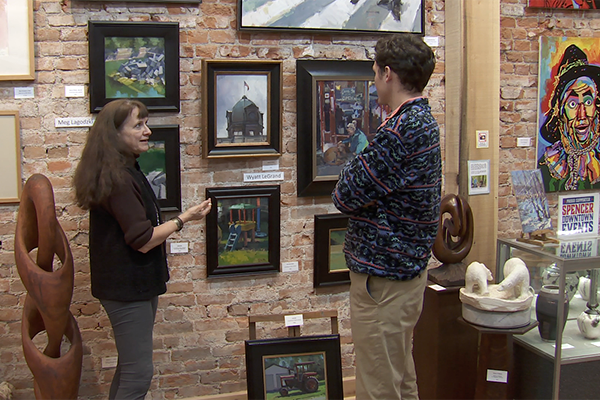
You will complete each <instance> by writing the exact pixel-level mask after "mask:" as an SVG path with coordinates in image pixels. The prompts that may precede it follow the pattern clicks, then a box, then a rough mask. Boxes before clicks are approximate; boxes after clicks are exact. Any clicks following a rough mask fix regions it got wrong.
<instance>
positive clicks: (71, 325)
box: [15, 174, 83, 399]
mask: <svg viewBox="0 0 600 400" xmlns="http://www.w3.org/2000/svg"><path fill="white" fill-rule="evenodd" d="M36 248H37V258H36V261H34V260H33V259H32V255H33V253H32V250H34V249H36ZM55 255H56V256H57V257H58V259H59V260H60V264H61V265H59V266H57V268H56V269H54V268H53V266H54V263H55ZM15 261H16V264H17V270H18V271H19V276H20V277H21V281H23V284H24V285H25V288H26V289H27V297H26V298H25V304H24V307H23V321H22V324H21V338H22V342H23V353H24V355H25V360H26V361H27V365H28V366H29V369H30V370H31V372H32V373H33V378H34V382H33V386H34V393H35V397H36V398H37V399H77V394H78V392H79V380H80V377H81V364H82V359H83V349H82V341H81V334H80V333H79V327H78V326H77V322H76V321H75V318H74V317H73V315H72V314H71V312H70V310H69V306H70V304H71V298H72V296H73V281H74V267H73V255H72V254H71V249H70V247H69V243H68V241H67V237H66V236H65V233H64V231H63V229H62V227H61V226H60V224H59V222H58V220H57V219H56V211H55V208H54V193H53V191H52V185H51V183H50V181H49V180H48V178H46V177H45V176H44V175H41V174H34V175H32V176H31V177H30V178H29V179H28V180H27V183H26V184H25V187H24V188H23V193H22V195H21V203H20V207H19V214H18V217H17V229H16V232H15ZM57 264H58V262H57ZM44 330H45V331H46V334H47V340H48V343H47V345H46V348H45V349H44V352H43V353H42V352H40V350H38V348H37V347H36V345H35V344H34V343H33V341H32V339H33V338H34V337H35V336H36V335H37V334H38V333H40V332H43V331H44ZM63 337H66V338H67V339H68V340H69V342H70V348H69V349H68V350H67V351H66V352H65V354H63V355H61V354H60V353H61V344H62V341H63ZM63 346H64V345H63Z"/></svg>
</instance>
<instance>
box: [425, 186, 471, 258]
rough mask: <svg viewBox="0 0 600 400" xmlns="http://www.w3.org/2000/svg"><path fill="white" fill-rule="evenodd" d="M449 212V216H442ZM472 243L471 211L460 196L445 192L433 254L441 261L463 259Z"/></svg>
mask: <svg viewBox="0 0 600 400" xmlns="http://www.w3.org/2000/svg"><path fill="white" fill-rule="evenodd" d="M446 214H449V218H444V216H445V215H446ZM472 245H473V212H472V211H471V206H469V203H467V201H466V200H465V199H464V198H462V197H461V196H458V195H455V194H447V195H446V196H444V197H443V198H442V201H441V203H440V225H439V228H438V234H437V236H436V238H435V242H434V243H433V255H434V256H435V258H437V259H438V260H439V261H441V262H443V263H452V264H454V263H458V262H461V261H462V260H464V259H465V257H466V256H467V254H469V252H470V251H471V246H472Z"/></svg>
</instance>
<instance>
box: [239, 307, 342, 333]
mask: <svg viewBox="0 0 600 400" xmlns="http://www.w3.org/2000/svg"><path fill="white" fill-rule="evenodd" d="M288 315H290V314H275V315H273V314H268V315H250V316H248V329H249V330H250V340H254V339H256V323H257V322H285V317H286V316H288ZM295 315H297V314H295ZM302 318H303V320H304V319H312V318H330V319H331V333H332V334H333V335H335V334H337V333H338V318H337V310H326V311H311V312H307V313H302ZM288 336H289V337H298V336H300V326H288Z"/></svg>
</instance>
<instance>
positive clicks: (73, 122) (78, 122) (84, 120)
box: [54, 117, 94, 128]
mask: <svg viewBox="0 0 600 400" xmlns="http://www.w3.org/2000/svg"><path fill="white" fill-rule="evenodd" d="M92 125H94V118H92V117H80V118H55V119H54V127H55V128H74V127H85V126H92Z"/></svg>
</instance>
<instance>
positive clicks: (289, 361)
mask: <svg viewBox="0 0 600 400" xmlns="http://www.w3.org/2000/svg"><path fill="white" fill-rule="evenodd" d="M325 371H326V367H325V353H316V354H303V355H301V356H286V357H265V358H264V379H265V385H264V387H265V400H272V399H286V400H296V399H311V400H312V399H315V400H316V399H322V400H326V399H327V398H328V397H327V385H326V376H325V374H326V373H325Z"/></svg>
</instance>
